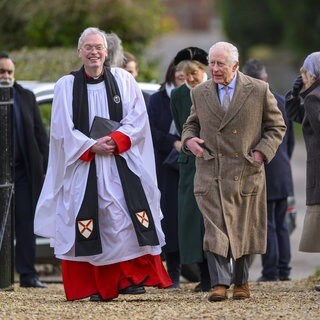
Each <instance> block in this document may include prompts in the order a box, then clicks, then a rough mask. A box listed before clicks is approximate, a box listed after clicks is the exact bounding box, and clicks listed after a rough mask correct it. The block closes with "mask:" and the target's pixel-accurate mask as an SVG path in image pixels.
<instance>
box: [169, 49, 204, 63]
mask: <svg viewBox="0 0 320 320" xmlns="http://www.w3.org/2000/svg"><path fill="white" fill-rule="evenodd" d="M183 60H195V61H198V62H200V63H202V64H204V65H206V66H207V65H208V54H207V53H206V52H205V51H204V50H202V49H200V48H197V47H188V48H185V49H182V50H180V51H179V52H178V53H177V55H176V56H175V58H174V64H175V66H176V65H178V64H179V63H180V62H181V61H183Z"/></svg>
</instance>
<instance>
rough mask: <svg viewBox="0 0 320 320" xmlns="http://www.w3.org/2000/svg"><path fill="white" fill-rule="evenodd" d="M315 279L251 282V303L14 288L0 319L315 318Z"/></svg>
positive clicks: (184, 292) (0, 297)
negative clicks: (78, 295) (109, 297)
mask: <svg viewBox="0 0 320 320" xmlns="http://www.w3.org/2000/svg"><path fill="white" fill-rule="evenodd" d="M319 280H320V278H318V279H316V278H309V279H307V280H300V281H289V282H277V283H275V282H273V283H271V282H269V283H260V284H258V283H256V282H251V283H250V288H251V296H252V297H251V298H250V299H248V300H243V301H233V300H232V299H229V300H227V301H224V302H216V303H212V302H209V301H208V300H207V297H208V293H194V292H193V291H192V289H193V288H194V286H195V284H194V283H185V284H183V285H182V289H180V290H159V289H154V288H147V293H146V294H143V295H139V296H133V295H131V296H129V295H126V296H124V295H121V296H120V297H119V298H117V299H115V300H113V301H111V302H99V303H97V302H89V301H88V299H85V300H82V301H75V302H67V301H66V300H65V296H64V291H63V286H62V284H49V285H48V288H47V289H27V288H20V287H19V286H17V285H15V286H14V290H13V291H6V292H4V291H0V319H6V320H7V319H8V320H9V319H10V320H11V319H15V320H20V319H28V320H31V319H46V320H51V319H54V320H57V319H108V320H109V319H110V320H113V319H117V320H121V319H130V320H140V319H155V320H156V319H161V320H163V319H170V320H171V319H219V320H221V319H246V320H247V319H255V320H258V319H268V320H273V319H286V320H291V319H320V292H319V293H318V292H315V291H314V290H313V286H314V284H315V283H317V281H319ZM231 295H232V291H231V290H230V292H229V297H231Z"/></svg>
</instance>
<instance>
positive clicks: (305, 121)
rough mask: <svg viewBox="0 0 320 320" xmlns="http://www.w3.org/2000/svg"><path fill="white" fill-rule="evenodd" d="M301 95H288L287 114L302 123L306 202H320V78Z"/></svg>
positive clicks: (311, 203)
mask: <svg viewBox="0 0 320 320" xmlns="http://www.w3.org/2000/svg"><path fill="white" fill-rule="evenodd" d="M300 95H301V98H302V99H303V103H301V100H300V97H296V98H295V97H292V96H291V92H289V93H288V94H287V95H286V113H287V116H288V117H289V118H290V119H291V120H293V121H295V122H298V123H301V124H302V131H303V137H304V142H305V145H306V149H307V179H306V187H307V190H306V204H307V205H313V204H320V170H319V162H320V80H317V81H316V82H315V83H313V85H312V86H311V87H310V88H308V89H307V90H305V91H303V92H301V94H300Z"/></svg>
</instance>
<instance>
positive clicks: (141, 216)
mask: <svg viewBox="0 0 320 320" xmlns="http://www.w3.org/2000/svg"><path fill="white" fill-rule="evenodd" d="M136 216H137V218H138V220H139V222H140V223H141V224H142V225H143V226H144V227H146V228H148V227H149V217H148V215H147V212H146V211H140V212H136Z"/></svg>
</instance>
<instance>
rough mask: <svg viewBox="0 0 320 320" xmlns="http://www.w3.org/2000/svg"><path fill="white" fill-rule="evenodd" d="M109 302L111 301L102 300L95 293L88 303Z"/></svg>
mask: <svg viewBox="0 0 320 320" xmlns="http://www.w3.org/2000/svg"><path fill="white" fill-rule="evenodd" d="M111 300H112V299H102V298H101V296H100V294H99V293H95V294H92V295H91V296H90V301H92V302H107V301H111Z"/></svg>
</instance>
